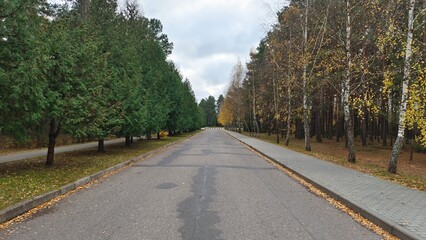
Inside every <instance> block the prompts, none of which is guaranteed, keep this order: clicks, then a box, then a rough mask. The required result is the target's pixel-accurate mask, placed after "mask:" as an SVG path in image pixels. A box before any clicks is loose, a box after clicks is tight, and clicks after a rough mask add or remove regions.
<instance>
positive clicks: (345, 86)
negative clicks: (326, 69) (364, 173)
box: [343, 0, 356, 163]
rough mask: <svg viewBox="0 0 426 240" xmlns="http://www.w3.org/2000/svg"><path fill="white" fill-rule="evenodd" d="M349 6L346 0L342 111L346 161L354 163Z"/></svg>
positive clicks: (348, 0)
mask: <svg viewBox="0 0 426 240" xmlns="http://www.w3.org/2000/svg"><path fill="white" fill-rule="evenodd" d="M351 8H352V7H351V4H350V0H346V79H345V81H344V83H343V89H344V91H343V111H344V115H345V123H346V133H347V140H348V152H349V153H348V161H349V162H351V163H355V162H356V157H355V145H354V129H353V120H352V117H351V113H350V109H349V95H350V83H351V77H352V76H351V75H352V74H351V71H352V56H351V31H352V29H351V12H350V11H351Z"/></svg>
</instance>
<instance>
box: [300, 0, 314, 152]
mask: <svg viewBox="0 0 426 240" xmlns="http://www.w3.org/2000/svg"><path fill="white" fill-rule="evenodd" d="M308 14H309V0H305V16H304V17H305V18H304V28H303V58H304V59H303V77H302V78H303V126H304V130H305V150H306V151H311V150H312V148H311V137H310V136H311V132H310V130H311V129H310V120H311V119H310V114H309V111H310V106H309V99H308V94H309V92H308V76H307V71H308V61H307V54H308Z"/></svg>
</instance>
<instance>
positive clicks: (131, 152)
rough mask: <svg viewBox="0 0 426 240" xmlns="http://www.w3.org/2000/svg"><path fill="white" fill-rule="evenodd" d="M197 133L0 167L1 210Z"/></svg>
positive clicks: (12, 163)
mask: <svg viewBox="0 0 426 240" xmlns="http://www.w3.org/2000/svg"><path fill="white" fill-rule="evenodd" d="M196 133H198V132H192V133H184V134H181V135H179V136H170V137H167V138H164V139H161V140H137V141H136V142H135V143H134V144H133V145H132V146H131V147H125V146H124V143H123V144H117V145H112V146H106V153H98V152H97V151H96V149H88V150H83V151H76V152H69V153H61V154H57V155H56V156H55V162H54V165H53V166H51V167H46V166H45V165H44V163H45V157H37V158H31V159H27V160H25V161H19V162H11V163H4V164H0V209H3V208H6V207H9V206H12V205H13V204H16V203H18V202H21V201H23V200H26V199H29V198H32V197H35V196H38V195H40V194H43V193H45V192H49V191H52V190H55V189H59V188H60V187H62V186H64V185H67V184H69V183H72V182H74V181H77V180H78V179H81V178H84V177H86V176H89V175H91V174H94V173H97V172H99V171H101V170H103V169H106V168H109V167H112V166H114V165H117V164H119V163H122V162H124V161H126V160H129V159H131V158H134V157H136V156H139V155H142V154H144V153H147V152H149V151H152V150H155V149H157V148H160V147H162V146H164V145H166V144H169V143H172V142H175V141H178V140H181V139H184V138H188V137H190V136H192V135H194V134H196Z"/></svg>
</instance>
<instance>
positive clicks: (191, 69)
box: [137, 0, 285, 101]
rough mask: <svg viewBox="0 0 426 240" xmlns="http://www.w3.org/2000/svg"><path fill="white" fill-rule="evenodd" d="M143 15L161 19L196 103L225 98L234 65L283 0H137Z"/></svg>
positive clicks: (254, 42) (255, 41)
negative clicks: (206, 99)
mask: <svg viewBox="0 0 426 240" xmlns="http://www.w3.org/2000/svg"><path fill="white" fill-rule="evenodd" d="M137 1H138V3H139V5H140V7H141V9H142V11H143V13H144V15H145V16H146V17H148V18H157V19H160V20H161V22H162V23H163V27H164V29H163V32H164V33H166V34H167V35H168V37H169V40H170V41H172V42H173V43H174V49H173V53H172V55H171V56H170V59H171V60H173V61H174V62H175V63H176V65H177V66H178V68H179V69H180V71H181V73H182V75H183V76H184V77H187V78H188V79H189V80H190V82H191V84H192V88H193V90H194V92H195V95H196V98H197V100H198V101H200V100H201V99H202V98H206V97H208V96H209V95H213V96H215V97H216V98H217V97H218V96H219V95H220V94H223V93H224V91H225V88H226V86H227V84H228V82H229V76H230V72H231V69H232V67H233V66H234V64H235V63H236V62H237V60H238V59H240V60H241V61H242V62H243V63H245V62H246V61H247V60H248V58H249V52H250V50H251V49H252V48H255V47H257V45H258V43H259V41H260V40H261V38H262V37H263V36H264V35H265V33H266V31H267V29H268V25H271V24H272V23H273V21H274V20H275V19H274V12H276V11H278V10H279V9H280V8H282V6H283V4H284V3H285V1H283V0H179V1H177V0H137Z"/></svg>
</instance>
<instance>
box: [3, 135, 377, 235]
mask: <svg viewBox="0 0 426 240" xmlns="http://www.w3.org/2000/svg"><path fill="white" fill-rule="evenodd" d="M0 238H4V239H117V240H118V239H120V240H121V239H168V240H170V239H193V240H202V239H244V240H247V239H255V240H259V239H262V240H266V239H380V237H379V236H377V235H375V234H374V233H372V232H371V231H369V230H367V229H366V228H364V227H363V226H361V225H360V224H358V223H357V222H355V221H354V220H352V218H350V217H349V216H347V215H346V214H344V213H343V212H341V211H339V210H337V209H335V208H334V207H333V206H332V205H331V204H329V203H328V202H326V201H325V200H323V199H322V198H319V197H317V196H315V195H313V194H312V193H310V192H308V191H307V190H306V189H305V188H304V187H302V186H301V185H300V184H298V183H296V182H295V181H294V180H293V179H291V178H289V177H288V176H287V175H286V174H285V173H283V172H282V171H280V170H278V169H276V168H275V167H274V166H272V165H270V164H269V163H267V162H266V161H265V160H263V159H262V158H260V157H259V156H257V155H256V154H254V153H252V152H251V151H250V150H248V149H247V148H245V147H244V146H243V145H241V144H240V143H239V142H237V141H236V140H234V139H233V138H231V137H230V136H228V135H227V134H225V133H224V132H222V131H220V130H213V129H212V130H206V131H204V132H202V133H201V134H199V135H197V136H195V137H193V138H191V139H188V140H185V141H184V142H182V143H181V144H178V145H174V146H173V147H171V148H169V149H168V150H166V151H164V152H162V153H160V154H158V155H156V156H154V157H152V158H150V159H148V160H146V161H144V162H140V163H137V164H135V165H133V166H132V167H129V168H127V169H125V170H123V171H121V172H119V173H117V174H116V175H113V176H111V177H109V178H107V179H105V180H103V182H101V183H99V184H95V185H93V186H92V187H91V188H89V189H85V190H82V191H80V192H78V193H75V194H73V195H71V196H70V197H67V198H65V199H63V200H61V201H60V202H59V203H57V204H56V205H54V206H53V207H52V208H50V209H46V210H43V211H41V212H40V213H38V214H36V215H35V216H34V217H33V218H31V219H27V220H25V221H24V222H22V223H18V224H15V225H13V226H12V227H10V228H9V229H6V230H3V231H1V232H0Z"/></svg>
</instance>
